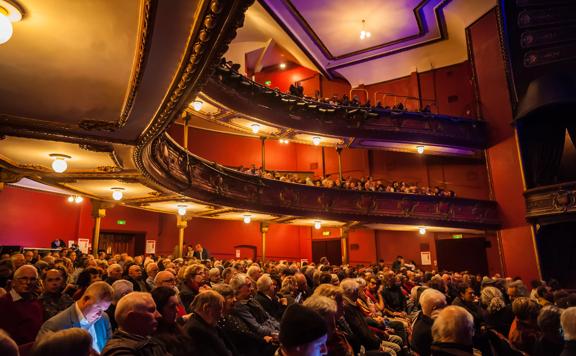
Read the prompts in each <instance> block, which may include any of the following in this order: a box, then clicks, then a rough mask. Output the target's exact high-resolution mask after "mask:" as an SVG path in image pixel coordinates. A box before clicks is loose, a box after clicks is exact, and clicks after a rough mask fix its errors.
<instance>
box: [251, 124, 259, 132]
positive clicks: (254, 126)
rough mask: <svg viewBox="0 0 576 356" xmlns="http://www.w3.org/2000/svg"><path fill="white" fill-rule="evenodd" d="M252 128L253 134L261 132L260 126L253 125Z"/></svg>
mask: <svg viewBox="0 0 576 356" xmlns="http://www.w3.org/2000/svg"><path fill="white" fill-rule="evenodd" d="M250 127H251V128H252V133H255V134H257V133H258V131H260V125H258V124H252V125H250Z"/></svg>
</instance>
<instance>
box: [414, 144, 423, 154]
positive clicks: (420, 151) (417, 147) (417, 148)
mask: <svg viewBox="0 0 576 356" xmlns="http://www.w3.org/2000/svg"><path fill="white" fill-rule="evenodd" d="M416 151H417V152H418V153H419V154H422V153H424V146H416Z"/></svg>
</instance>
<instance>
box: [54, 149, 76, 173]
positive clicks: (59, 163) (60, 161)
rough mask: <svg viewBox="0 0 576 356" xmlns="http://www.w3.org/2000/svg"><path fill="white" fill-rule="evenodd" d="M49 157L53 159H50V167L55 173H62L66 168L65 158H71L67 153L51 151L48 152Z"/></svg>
mask: <svg viewBox="0 0 576 356" xmlns="http://www.w3.org/2000/svg"><path fill="white" fill-rule="evenodd" d="M50 157H52V158H53V159H54V160H53V161H52V169H53V170H54V172H56V173H64V172H65V171H66V170H67V169H68V162H66V160H67V159H70V158H72V157H70V156H68V155H63V154H59V153H52V154H50Z"/></svg>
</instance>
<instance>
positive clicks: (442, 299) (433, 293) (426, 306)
mask: <svg viewBox="0 0 576 356" xmlns="http://www.w3.org/2000/svg"><path fill="white" fill-rule="evenodd" d="M419 302H420V306H421V307H422V314H424V315H426V316H432V311H434V307H436V306H438V305H439V304H443V305H444V306H445V305H446V296H445V295H444V294H443V293H442V292H440V291H438V290H436V289H433V288H427V289H425V290H424V291H423V292H422V294H420V299H419Z"/></svg>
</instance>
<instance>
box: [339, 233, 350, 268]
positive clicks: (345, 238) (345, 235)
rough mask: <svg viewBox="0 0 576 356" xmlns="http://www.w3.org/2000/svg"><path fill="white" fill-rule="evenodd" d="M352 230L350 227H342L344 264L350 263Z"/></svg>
mask: <svg viewBox="0 0 576 356" xmlns="http://www.w3.org/2000/svg"><path fill="white" fill-rule="evenodd" d="M349 232H350V228H349V227H342V228H340V242H341V245H342V264H348V263H350V256H349V254H348V235H349Z"/></svg>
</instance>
